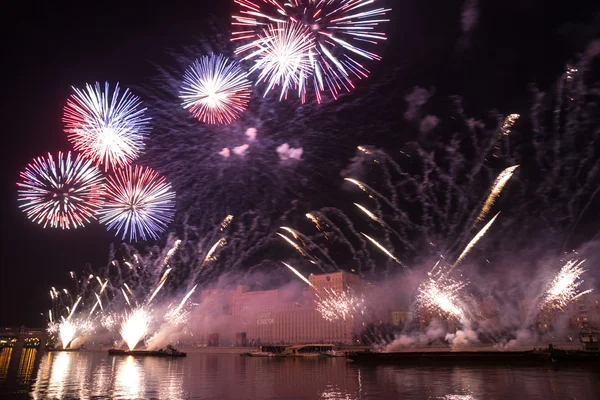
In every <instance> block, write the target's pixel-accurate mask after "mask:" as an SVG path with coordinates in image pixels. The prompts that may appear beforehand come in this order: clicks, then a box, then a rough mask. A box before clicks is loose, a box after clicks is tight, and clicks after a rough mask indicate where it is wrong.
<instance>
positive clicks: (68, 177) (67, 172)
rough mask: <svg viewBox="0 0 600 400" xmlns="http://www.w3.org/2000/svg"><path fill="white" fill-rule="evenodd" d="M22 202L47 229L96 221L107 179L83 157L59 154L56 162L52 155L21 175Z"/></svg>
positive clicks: (19, 183)
mask: <svg viewBox="0 0 600 400" xmlns="http://www.w3.org/2000/svg"><path fill="white" fill-rule="evenodd" d="M20 175H21V178H22V181H21V182H18V183H17V185H18V186H19V188H20V189H19V191H18V201H19V202H20V203H21V204H20V206H19V207H20V208H22V209H23V211H24V212H26V213H27V217H28V218H29V219H31V220H32V221H34V222H37V223H38V224H43V225H44V228H45V227H46V226H48V225H49V226H50V227H53V228H56V227H60V228H63V229H69V228H71V227H73V228H77V227H81V226H84V225H85V224H86V223H88V222H90V221H91V220H93V219H95V213H96V211H97V210H98V207H99V206H100V204H101V201H102V199H101V193H102V190H103V185H104V183H103V182H104V177H103V176H102V174H101V173H100V171H99V170H98V169H97V168H95V167H94V166H93V165H92V163H91V161H86V160H84V159H83V158H82V157H80V156H79V155H77V156H75V159H74V160H73V159H72V158H71V153H70V152H69V153H67V155H66V157H65V156H64V154H63V153H61V152H59V153H58V157H56V160H55V159H54V157H53V156H52V154H50V153H48V157H47V158H43V157H38V158H36V159H34V160H33V162H32V163H31V164H29V165H28V166H27V168H25V170H24V171H23V172H21V174H20Z"/></svg>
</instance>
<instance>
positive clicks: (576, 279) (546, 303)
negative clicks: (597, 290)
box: [541, 259, 592, 310]
mask: <svg viewBox="0 0 600 400" xmlns="http://www.w3.org/2000/svg"><path fill="white" fill-rule="evenodd" d="M585 261H586V260H581V261H580V260H577V259H573V260H569V261H567V262H566V263H565V264H564V265H563V266H562V268H561V269H560V271H559V272H558V274H556V276H555V277H554V279H553V280H552V282H551V283H550V285H549V287H548V289H547V290H546V294H545V296H544V299H543V301H542V304H541V307H542V308H544V307H550V308H556V309H560V310H564V309H565V307H566V306H567V305H568V304H569V303H571V302H572V301H573V300H575V299H577V298H578V297H581V296H583V295H585V294H588V293H590V292H592V289H589V290H585V291H583V292H579V290H578V288H579V286H580V285H581V284H582V283H583V282H584V281H583V280H582V279H581V275H582V274H583V273H585V272H586V270H585V269H583V268H582V267H581V266H582V265H583V264H584V263H585Z"/></svg>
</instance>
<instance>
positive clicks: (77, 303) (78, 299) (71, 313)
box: [50, 296, 81, 321]
mask: <svg viewBox="0 0 600 400" xmlns="http://www.w3.org/2000/svg"><path fill="white" fill-rule="evenodd" d="M80 301H81V296H77V301H75V304H74V305H73V309H72V310H71V312H70V313H69V316H68V317H67V321H68V320H70V319H71V317H72V316H73V314H74V313H75V310H76V309H77V306H78V305H79V302H80ZM50 319H51V320H52V316H51V317H50Z"/></svg>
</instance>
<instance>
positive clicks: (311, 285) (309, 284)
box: [281, 261, 316, 289]
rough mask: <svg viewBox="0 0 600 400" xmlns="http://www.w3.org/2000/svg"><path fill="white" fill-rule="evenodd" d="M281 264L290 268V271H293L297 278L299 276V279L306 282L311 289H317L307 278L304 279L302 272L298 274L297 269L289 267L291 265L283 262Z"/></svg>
mask: <svg viewBox="0 0 600 400" xmlns="http://www.w3.org/2000/svg"><path fill="white" fill-rule="evenodd" d="M281 263H282V264H283V265H285V266H286V267H288V268H289V269H290V270H291V271H292V272H293V273H294V274H296V276H298V278H300V279H302V280H303V281H304V282H306V283H307V284H308V286H310V287H312V288H314V289H316V288H315V286H314V285H313V284H312V283H310V281H309V280H308V279H306V278H305V277H304V276H303V275H302V274H301V273H300V272H298V271H297V270H296V268H294V267H292V266H291V265H289V264H286V263H284V262H283V261H282V262H281Z"/></svg>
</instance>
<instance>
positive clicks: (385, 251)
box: [361, 232, 407, 268]
mask: <svg viewBox="0 0 600 400" xmlns="http://www.w3.org/2000/svg"><path fill="white" fill-rule="evenodd" d="M361 234H362V235H363V236H364V237H366V238H367V239H369V241H370V242H371V243H373V244H374V245H375V246H377V247H378V248H379V250H381V251H383V252H384V253H385V254H386V255H387V256H388V257H390V258H391V259H392V260H394V261H396V263H398V264H400V265H402V266H403V267H404V268H407V267H406V266H405V265H404V264H402V262H401V261H400V260H398V259H397V258H396V257H394V255H393V254H392V253H390V251H389V250H388V249H386V248H385V247H383V246H382V245H381V244H379V242H378V241H377V240H375V239H373V238H372V237H370V236H369V235H367V234H366V233H363V232H361Z"/></svg>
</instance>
